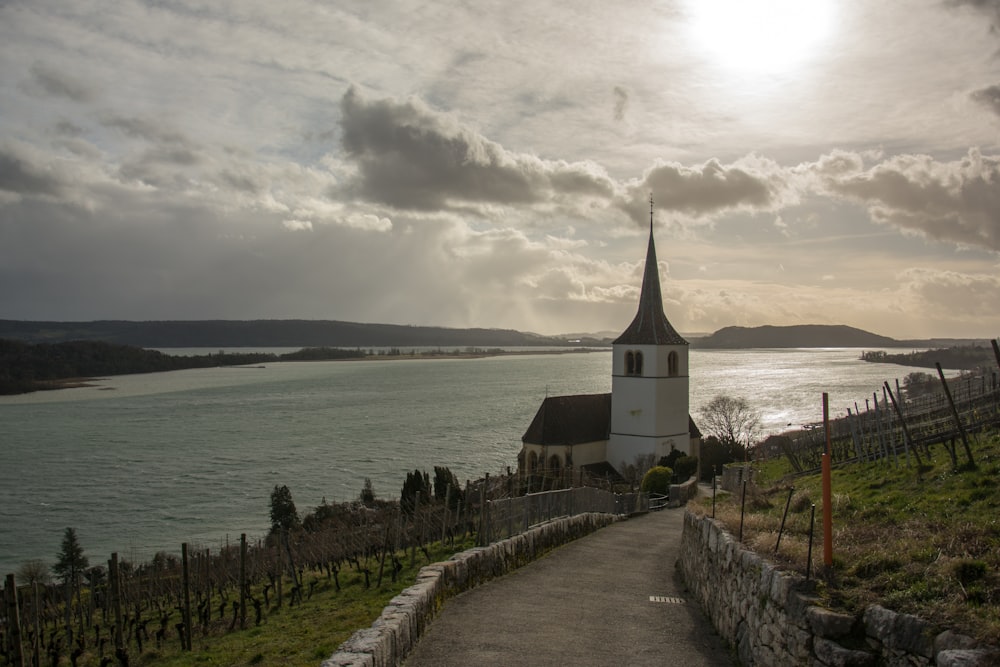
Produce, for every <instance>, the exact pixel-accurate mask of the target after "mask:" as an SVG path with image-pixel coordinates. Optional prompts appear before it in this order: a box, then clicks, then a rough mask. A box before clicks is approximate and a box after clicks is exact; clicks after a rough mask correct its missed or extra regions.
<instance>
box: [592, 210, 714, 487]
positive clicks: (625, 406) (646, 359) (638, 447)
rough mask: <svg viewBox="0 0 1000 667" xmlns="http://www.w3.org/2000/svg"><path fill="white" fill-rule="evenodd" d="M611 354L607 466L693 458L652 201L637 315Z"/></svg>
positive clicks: (680, 357)
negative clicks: (673, 455) (679, 455)
mask: <svg viewBox="0 0 1000 667" xmlns="http://www.w3.org/2000/svg"><path fill="white" fill-rule="evenodd" d="M613 354H614V360H613V361H612V364H611V429H610V430H611V432H610V437H609V439H608V448H607V461H608V463H610V464H611V465H613V466H615V467H616V468H619V469H621V468H622V467H623V464H625V465H628V464H634V463H635V461H636V458H637V457H642V456H646V455H649V454H652V455H653V456H654V460H655V461H658V460H659V459H660V457H663V456H666V455H668V454H669V453H670V451H671V450H672V449H678V450H681V451H682V452H684V453H685V454H691V455H694V456H696V455H697V452H692V451H691V433H690V425H689V424H690V422H689V419H690V418H689V416H688V407H689V406H688V383H689V378H688V342H687V341H686V340H684V338H682V337H681V335H680V334H678V333H677V332H676V331H675V330H674V328H673V327H672V326H671V325H670V322H668V321H667V316H666V315H665V314H664V313H663V296H662V294H661V292H660V272H659V268H658V267H657V264H656V246H655V244H654V243H653V197H652V196H650V198H649V246H648V248H647V249H646V267H645V271H644V272H643V276H642V293H641V294H640V296H639V311H638V312H637V313H636V315H635V319H633V320H632V324H630V325H629V326H628V328H627V329H626V330H625V332H624V333H623V334H622V335H621V336H619V337H618V339H617V340H615V341H614V343H613Z"/></svg>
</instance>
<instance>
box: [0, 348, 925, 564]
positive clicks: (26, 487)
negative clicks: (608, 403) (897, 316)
mask: <svg viewBox="0 0 1000 667" xmlns="http://www.w3.org/2000/svg"><path fill="white" fill-rule="evenodd" d="M212 351H213V352H214V351H215V350H212ZM690 354H691V356H690V365H691V411H692V414H693V415H694V416H695V419H696V421H697V412H698V409H699V408H700V407H701V406H703V405H705V404H706V403H707V402H708V401H709V400H711V398H712V397H714V396H716V395H718V394H722V393H725V394H730V395H733V396H743V397H745V398H747V400H748V401H749V402H750V403H751V405H752V407H754V408H756V409H758V410H760V411H761V412H762V414H763V417H764V419H763V421H764V426H765V430H766V431H768V432H771V433H776V432H780V431H782V430H785V429H786V428H790V427H797V426H800V425H802V424H805V423H814V422H817V421H820V420H821V419H822V398H821V395H822V393H823V392H828V393H829V394H830V404H831V413H832V415H833V416H840V415H843V414H844V413H845V409H846V408H848V407H852V408H853V406H854V402H855V401H858V402H860V403H862V404H863V401H864V399H865V398H866V397H869V398H870V397H871V395H872V392H873V391H877V390H879V388H880V387H881V384H882V382H883V380H890V382H891V381H892V379H893V378H903V377H904V376H905V375H906V374H907V373H909V372H911V371H913V370H923V369H912V368H907V367H903V366H893V365H885V364H871V363H866V362H862V361H860V360H859V357H860V354H861V350H859V349H808V350H803V349H787V350H786V349H782V350H691V353H690ZM610 373H611V354H610V351H607V350H601V351H595V352H591V353H587V354H582V353H574V354H544V355H516V356H503V357H486V358H480V359H458V358H454V359H449V358H437V359H428V360H423V359H420V360H394V359H384V360H383V359H372V360H364V361H336V362H285V363H268V364H266V365H265V367H263V368H209V369H198V370H187V371H174V372H170V373H153V374H147V375H127V376H118V377H112V378H107V379H103V380H100V381H99V382H97V383H96V386H94V387H85V388H79V389H64V390H59V391H51V392H38V393H34V394H27V395H22V396H4V397H0V444H2V446H0V574H6V573H7V572H13V571H14V570H15V569H16V567H17V566H18V565H19V564H20V563H23V562H24V561H25V560H28V559H31V558H41V559H43V560H45V561H46V562H48V563H49V564H51V563H52V562H54V560H55V556H56V554H57V553H58V551H59V545H60V540H61V538H62V534H63V531H64V530H65V528H66V527H67V526H71V527H73V528H75V529H76V531H77V534H78V536H79V539H80V543H81V544H82V546H83V547H84V549H85V551H86V553H87V555H88V557H89V558H90V561H91V564H92V565H94V564H100V563H104V562H105V561H106V560H107V559H108V558H109V557H110V554H111V552H112V551H117V552H119V554H120V555H121V556H122V557H123V558H126V559H129V560H133V561H139V560H145V559H148V558H149V557H151V556H152V555H153V554H154V553H155V552H157V551H160V550H166V551H169V552H173V553H179V551H180V545H181V543H182V542H189V543H191V544H193V545H194V544H197V545H201V546H203V547H207V548H212V549H216V548H218V547H219V546H220V545H223V544H225V543H226V541H227V540H230V541H238V540H239V535H240V533H247V534H248V535H249V536H251V537H257V536H260V535H262V534H264V533H265V532H266V530H267V527H268V525H269V517H268V512H269V495H270V492H271V490H272V489H273V488H274V486H275V485H282V484H284V485H287V486H288V487H289V489H290V490H291V492H292V496H293V498H294V500H295V503H296V505H297V507H298V509H299V512H300V514H304V513H305V512H307V511H310V510H311V509H312V508H314V507H315V506H317V505H318V504H320V502H321V501H322V500H323V499H324V498H325V499H326V500H327V501H343V500H353V499H355V498H357V496H358V494H359V493H360V491H361V489H362V486H363V483H364V478H366V477H368V478H371V480H372V484H373V487H374V490H375V493H376V495H377V496H379V497H384V498H398V496H399V491H400V488H401V486H402V484H403V480H404V478H405V476H406V473H407V472H408V471H412V470H413V469H415V468H419V469H421V470H427V471H429V472H433V466H435V465H442V466H448V467H449V468H451V470H452V471H453V472H455V474H456V475H457V476H458V477H459V479H462V480H466V479H474V478H478V477H481V476H482V475H483V474H485V473H491V474H498V473H501V472H504V471H505V470H506V468H507V467H508V466H510V467H511V468H514V469H516V466H517V452H518V451H519V450H520V447H521V442H520V439H521V435H523V433H524V431H525V430H526V429H527V427H528V425H529V424H530V422H531V419H532V417H533V416H534V414H535V411H536V410H537V409H538V406H539V404H540V403H541V401H542V399H543V398H544V397H545V396H546V394H549V395H562V394H584V393H599V392H607V391H610V390H611V375H610Z"/></svg>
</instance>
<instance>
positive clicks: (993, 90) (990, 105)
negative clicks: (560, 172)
mask: <svg viewBox="0 0 1000 667" xmlns="http://www.w3.org/2000/svg"><path fill="white" fill-rule="evenodd" d="M969 97H971V98H972V101H974V102H976V103H977V104H981V105H982V106H984V107H986V108H987V109H989V110H990V111H992V112H993V113H995V114H996V115H998V116H1000V85H995V86H987V87H986V88H981V89H980V90H975V91H973V92H972V93H970V94H969Z"/></svg>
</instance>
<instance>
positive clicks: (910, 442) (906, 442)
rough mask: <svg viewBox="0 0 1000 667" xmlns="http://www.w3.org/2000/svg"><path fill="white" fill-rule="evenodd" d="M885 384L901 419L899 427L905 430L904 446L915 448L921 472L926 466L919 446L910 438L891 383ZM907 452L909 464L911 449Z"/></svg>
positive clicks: (915, 455)
mask: <svg viewBox="0 0 1000 667" xmlns="http://www.w3.org/2000/svg"><path fill="white" fill-rule="evenodd" d="M883 384H884V385H885V388H886V390H887V391H888V392H889V400H890V401H892V407H893V409H894V410H895V411H896V416H897V417H899V425H900V426H901V427H902V428H903V446H904V447H907V448H909V447H911V446H912V447H913V456H914V457H915V458H916V459H917V470H918V471H919V470H920V468H922V467H923V466H924V462H923V461H922V460H921V458H920V452H918V451H917V446H916V444H915V443H914V442H913V438H911V437H910V429H908V428H907V427H906V420H905V419H903V411H902V410H900V408H899V403H897V402H896V397H895V396H894V395H893V393H892V389H890V388H889V383H888V382H884V383H883ZM906 451H907V462H909V449H907V450H906ZM917 477H918V478H919V477H920V474H919V472H918V473H917Z"/></svg>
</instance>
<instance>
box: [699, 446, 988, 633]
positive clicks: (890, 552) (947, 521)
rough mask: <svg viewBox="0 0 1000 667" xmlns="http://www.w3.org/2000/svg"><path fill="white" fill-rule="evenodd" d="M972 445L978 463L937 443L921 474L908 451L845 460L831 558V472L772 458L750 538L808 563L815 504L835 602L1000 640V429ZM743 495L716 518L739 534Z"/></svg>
mask: <svg viewBox="0 0 1000 667" xmlns="http://www.w3.org/2000/svg"><path fill="white" fill-rule="evenodd" d="M972 451H973V454H974V456H975V459H976V464H977V465H976V466H975V467H969V466H965V467H959V469H954V468H953V467H952V463H951V458H950V457H949V456H948V454H947V452H946V450H945V449H944V447H943V446H941V445H938V446H936V447H934V448H932V449H931V451H930V454H931V456H930V457H929V458H930V462H929V463H927V461H928V457H927V456H924V461H925V464H926V465H925V467H924V468H923V469H922V470H921V474H920V475H918V474H917V469H916V464H915V462H913V461H912V460H911V462H910V464H909V465H907V463H906V461H905V460H904V457H900V460H899V461H898V463H896V462H894V461H891V460H889V461H877V462H868V463H854V464H849V465H845V466H842V467H839V468H837V469H835V470H834V471H833V475H832V494H831V508H832V516H833V566H832V568H826V567H824V563H823V548H822V533H823V531H822V512H823V507H822V480H821V478H820V475H818V474H816V475H809V476H802V477H792V476H791V475H790V474H788V473H790V471H791V469H790V467H789V466H787V465H785V463H784V462H783V461H773V462H768V463H767V464H765V465H763V466H761V467H760V469H759V471H758V473H757V474H758V484H757V486H754V487H749V486H748V491H747V498H746V512H745V515H744V517H743V543H744V544H745V545H747V546H748V547H750V548H752V549H753V550H755V551H757V552H758V553H760V554H762V555H765V556H766V557H767V558H769V559H770V560H771V561H773V562H775V563H777V564H778V565H779V566H780V567H782V568H784V569H788V570H796V571H799V572H802V573H804V572H805V570H806V561H807V554H808V540H809V538H808V536H809V521H810V510H811V507H812V505H813V504H815V505H816V522H815V529H814V541H813V550H812V568H811V571H812V573H813V576H814V577H815V578H816V579H817V580H818V583H819V587H818V588H819V592H820V594H821V595H822V596H823V597H824V598H825V599H826V600H827V602H828V603H829V604H830V606H832V607H837V608H843V609H845V610H848V611H852V612H857V611H859V610H861V609H863V608H864V607H866V606H868V605H870V604H875V603H877V604H881V605H883V606H885V607H887V608H890V609H893V610H895V611H899V612H904V613H909V614H914V615H916V616H920V617H921V618H924V619H925V620H927V621H930V622H932V623H935V624H937V625H939V626H941V627H942V628H951V629H953V630H955V631H958V632H962V633H964V634H968V635H971V636H974V637H976V638H978V639H980V640H982V641H986V642H989V643H992V644H997V643H1000V434H997V433H992V434H982V435H980V436H979V438H978V439H977V440H975V441H974V442H973V444H972ZM793 487H794V490H792V491H791V495H790V497H791V501H790V502H788V499H789V492H790V489H793ZM786 503H787V504H788V507H789V509H788V515H787V520H786V524H785V528H784V532H783V534H782V536H781V542H780V549H778V550H777V552H775V545H776V543H777V542H778V531H779V528H780V525H781V520H782V516H783V514H784V512H785V506H786ZM740 504H741V498H740V494H731V495H730V494H724V495H723V494H720V495H719V497H718V498H717V502H716V518H717V519H719V520H721V521H722V522H723V523H724V524H725V525H726V527H727V529H728V530H729V531H730V532H731V533H732V534H734V535H737V534H738V531H739V526H740ZM711 505H712V501H711V499H702V500H700V501H696V502H694V503H692V504H691V505H690V509H691V510H692V511H695V512H696V513H699V514H710V513H711Z"/></svg>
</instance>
